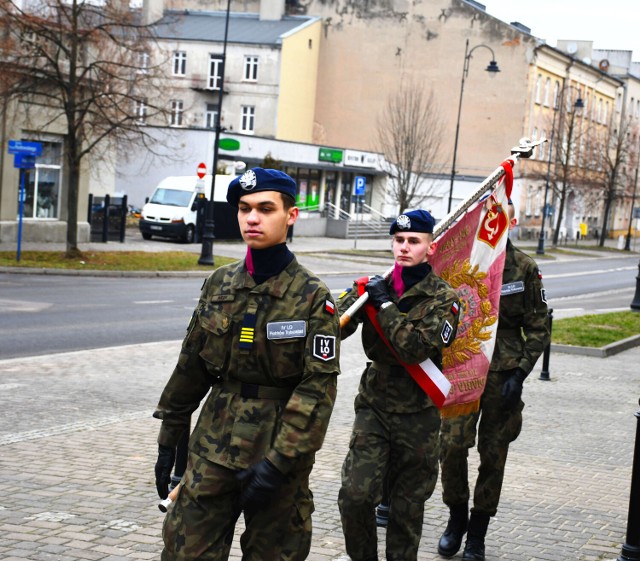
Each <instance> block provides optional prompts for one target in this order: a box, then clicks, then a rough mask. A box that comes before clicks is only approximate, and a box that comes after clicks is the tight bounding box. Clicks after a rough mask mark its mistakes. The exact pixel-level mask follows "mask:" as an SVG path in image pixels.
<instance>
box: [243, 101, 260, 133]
mask: <svg viewBox="0 0 640 561" xmlns="http://www.w3.org/2000/svg"><path fill="white" fill-rule="evenodd" d="M255 119H256V108H255V107H254V106H253V105H243V106H242V121H241V124H240V132H246V133H253V131H254V129H255Z"/></svg>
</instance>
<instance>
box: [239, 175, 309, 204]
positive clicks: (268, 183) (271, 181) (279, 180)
mask: <svg viewBox="0 0 640 561" xmlns="http://www.w3.org/2000/svg"><path fill="white" fill-rule="evenodd" d="M258 191H279V192H280V193H284V194H285V195H289V196H290V197H292V198H293V199H294V200H295V198H296V191H297V189H296V182H295V181H294V180H293V178H292V177H290V176H288V175H287V174H286V173H284V172H283V171H279V170H277V169H263V168H252V169H248V170H247V171H245V172H244V173H243V174H242V175H240V176H238V177H236V178H235V179H233V180H232V181H231V183H229V189H228V190H227V201H228V202H229V204H230V205H232V206H234V207H237V206H238V201H239V200H240V197H242V195H247V194H249V193H257V192H258Z"/></svg>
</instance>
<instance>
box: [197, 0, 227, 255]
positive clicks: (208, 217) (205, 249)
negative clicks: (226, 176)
mask: <svg viewBox="0 0 640 561" xmlns="http://www.w3.org/2000/svg"><path fill="white" fill-rule="evenodd" d="M230 8H231V0H227V14H226V17H225V22H224V41H223V43H222V72H221V74H222V75H221V77H220V91H219V92H218V112H217V114H216V120H215V121H216V122H215V135H214V140H213V165H212V166H211V197H210V198H209V201H207V208H206V214H205V221H204V228H203V233H202V249H201V251H200V258H199V259H198V265H213V239H214V237H215V236H214V234H213V230H214V226H215V224H214V219H213V195H214V192H215V188H216V173H217V171H218V144H219V143H220V131H221V127H220V117H221V116H222V94H223V90H224V74H225V67H226V66H227V38H228V35H229V9H230Z"/></svg>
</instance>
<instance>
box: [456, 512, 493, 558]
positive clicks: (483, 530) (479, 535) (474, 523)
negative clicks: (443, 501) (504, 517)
mask: <svg viewBox="0 0 640 561" xmlns="http://www.w3.org/2000/svg"><path fill="white" fill-rule="evenodd" d="M488 526H489V515H488V514H484V513H482V512H472V513H471V518H470V519H469V529H468V531H467V543H465V545H464V553H463V554H462V561H484V537H485V536H486V535H487V527H488Z"/></svg>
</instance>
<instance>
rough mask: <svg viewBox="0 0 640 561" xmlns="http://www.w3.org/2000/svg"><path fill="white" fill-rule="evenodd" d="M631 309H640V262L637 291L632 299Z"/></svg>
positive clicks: (639, 264)
mask: <svg viewBox="0 0 640 561" xmlns="http://www.w3.org/2000/svg"><path fill="white" fill-rule="evenodd" d="M631 309H632V310H633V311H634V312H638V311H640V263H638V276H636V293H635V294H634V295H633V300H632V301H631Z"/></svg>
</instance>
